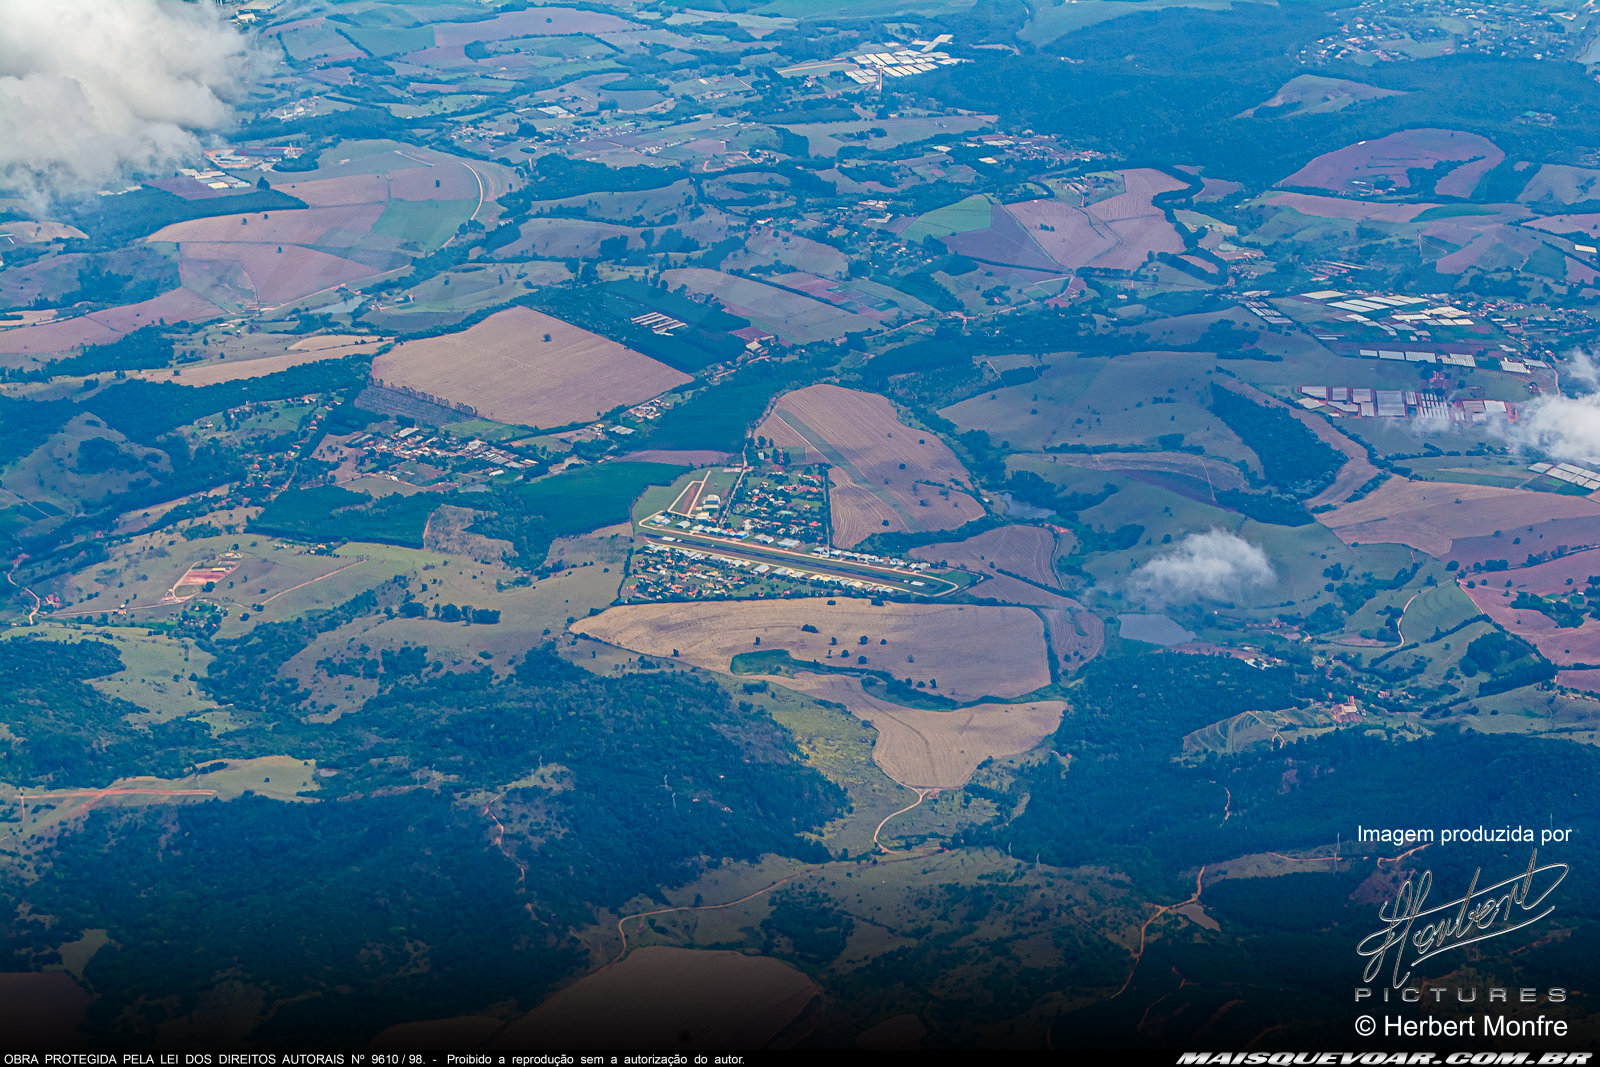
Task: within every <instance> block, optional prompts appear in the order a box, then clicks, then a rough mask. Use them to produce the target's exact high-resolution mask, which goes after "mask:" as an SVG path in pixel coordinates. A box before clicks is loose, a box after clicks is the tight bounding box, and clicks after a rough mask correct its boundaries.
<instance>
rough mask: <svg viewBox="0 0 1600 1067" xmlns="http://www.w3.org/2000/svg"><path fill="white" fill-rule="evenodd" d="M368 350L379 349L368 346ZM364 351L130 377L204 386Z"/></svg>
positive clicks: (308, 353)
mask: <svg viewBox="0 0 1600 1067" xmlns="http://www.w3.org/2000/svg"><path fill="white" fill-rule="evenodd" d="M366 351H368V352H375V351H377V349H376V348H373V347H371V346H368V347H367V348H366ZM360 352H361V349H359V348H352V349H350V350H349V351H348V352H343V351H341V352H336V353H330V352H327V351H325V350H314V351H302V352H292V351H291V352H286V353H284V354H283V355H281V356H263V357H262V358H261V359H240V360H223V361H220V362H216V363H206V364H204V365H202V366H199V367H181V368H179V370H180V371H181V373H180V374H179V375H178V377H177V378H174V377H173V376H172V371H170V370H168V369H166V368H164V367H163V368H159V369H156V370H136V371H129V372H128V377H130V378H147V379H149V380H150V381H154V382H167V381H176V382H177V383H178V384H179V385H189V386H194V387H196V388H198V387H199V386H202V385H216V384H217V383H218V382H236V381H239V380H241V379H244V378H261V377H265V376H266V375H268V374H276V373H278V372H279V371H281V370H288V369H289V368H290V367H298V366H300V365H301V364H304V363H319V362H321V361H323V360H327V359H339V358H340V357H342V356H346V355H356V354H358V353H360Z"/></svg>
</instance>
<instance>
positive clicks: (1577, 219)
mask: <svg viewBox="0 0 1600 1067" xmlns="http://www.w3.org/2000/svg"><path fill="white" fill-rule="evenodd" d="M1523 225H1525V226H1530V227H1532V228H1533V229H1536V230H1544V231H1545V232H1546V233H1586V234H1588V235H1589V236H1590V237H1600V214H1593V215H1550V216H1548V217H1546V218H1542V219H1529V220H1528V221H1527V222H1526V223H1524V224H1523Z"/></svg>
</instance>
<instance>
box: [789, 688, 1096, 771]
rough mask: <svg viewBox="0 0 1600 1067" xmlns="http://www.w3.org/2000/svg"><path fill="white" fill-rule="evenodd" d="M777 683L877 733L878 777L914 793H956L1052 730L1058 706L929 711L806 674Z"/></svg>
mask: <svg viewBox="0 0 1600 1067" xmlns="http://www.w3.org/2000/svg"><path fill="white" fill-rule="evenodd" d="M783 684H784V685H786V686H788V687H789V688H791V689H798V690H799V691H801V692H803V693H805V694H807V695H808V696H814V697H820V698H822V699H824V700H833V701H837V702H838V703H840V704H843V705H844V706H845V707H847V708H849V709H850V713H851V714H852V715H854V716H856V718H858V719H860V720H862V721H863V722H866V723H870V724H871V725H872V727H873V729H875V730H877V731H878V741H877V744H875V745H874V746H873V749H872V759H873V761H874V762H875V763H877V765H878V766H879V767H881V768H883V773H884V774H887V775H888V776H889V777H890V778H893V779H894V780H895V781H897V782H899V783H900V784H901V785H904V786H909V787H911V788H912V789H959V788H961V787H962V786H963V785H966V784H967V780H968V779H969V778H971V777H972V772H973V771H975V770H977V769H978V765H979V764H981V763H982V762H983V761H984V760H987V759H994V758H999V757H1004V756H1015V755H1017V754H1018V753H1020V752H1027V751H1029V750H1030V749H1032V748H1034V747H1035V746H1037V745H1038V744H1039V742H1040V741H1043V740H1044V739H1045V738H1046V737H1048V736H1049V735H1050V734H1052V733H1054V732H1055V729H1056V727H1058V726H1060V725H1061V713H1062V712H1063V711H1065V710H1066V707H1067V705H1066V702H1065V701H1062V700H1039V701H1033V702H1031V703H1027V704H976V705H974V706H972V707H970V708H960V709H958V710H956V711H929V710H927V709H924V708H908V707H904V706H902V705H900V704H891V703H890V702H889V701H887V700H881V699H879V698H877V697H874V696H872V695H871V694H869V693H867V692H866V691H865V690H863V689H862V688H861V683H860V682H859V681H858V680H857V679H854V678H847V677H843V676H841V675H837V674H811V673H809V672H806V673H801V674H798V675H796V676H795V677H794V678H792V679H791V678H786V679H784V680H783Z"/></svg>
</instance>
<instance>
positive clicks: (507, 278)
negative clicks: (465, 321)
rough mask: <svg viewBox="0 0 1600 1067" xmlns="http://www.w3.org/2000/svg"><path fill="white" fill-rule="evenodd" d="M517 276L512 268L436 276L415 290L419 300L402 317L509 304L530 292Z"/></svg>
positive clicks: (406, 309) (405, 308)
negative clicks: (524, 287)
mask: <svg viewBox="0 0 1600 1067" xmlns="http://www.w3.org/2000/svg"><path fill="white" fill-rule="evenodd" d="M514 274H515V268H513V267H511V266H509V265H506V266H501V267H500V269H499V271H498V272H496V271H494V270H489V271H486V272H477V271H469V272H466V273H456V272H450V273H447V274H437V275H435V276H433V277H432V278H429V279H428V280H427V281H425V282H422V283H421V284H419V285H418V286H417V287H416V288H415V289H414V290H412V295H414V296H415V297H416V300H415V302H411V303H407V304H406V305H405V307H404V310H403V311H401V312H400V314H402V315H404V314H427V313H430V312H431V313H434V314H438V313H441V312H444V313H449V312H462V311H481V310H483V309H484V308H491V307H495V306H496V305H499V304H504V303H507V302H509V301H510V300H511V299H512V298H514V297H517V296H520V295H523V294H524V293H526V291H527V290H525V289H523V288H522V283H521V282H519V281H517V280H516V278H515V277H514ZM447 282H448V284H446V283H447Z"/></svg>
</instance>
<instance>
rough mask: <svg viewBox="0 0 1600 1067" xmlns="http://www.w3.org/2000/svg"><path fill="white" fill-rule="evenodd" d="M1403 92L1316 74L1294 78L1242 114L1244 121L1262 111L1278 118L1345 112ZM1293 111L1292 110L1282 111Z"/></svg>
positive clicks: (1240, 115)
mask: <svg viewBox="0 0 1600 1067" xmlns="http://www.w3.org/2000/svg"><path fill="white" fill-rule="evenodd" d="M1399 95H1401V94H1400V92H1399V90H1396V89H1380V88H1378V87H1377V86H1375V85H1366V84H1363V83H1362V82H1358V81H1350V80H1348V79H1345V78H1325V77H1321V76H1319V75H1316V74H1301V75H1299V76H1298V77H1294V78H1290V79H1289V80H1288V81H1287V82H1285V83H1284V84H1283V86H1282V88H1280V89H1279V90H1278V91H1277V92H1275V93H1273V94H1272V95H1271V96H1269V97H1268V98H1267V99H1265V100H1263V101H1262V102H1261V103H1259V104H1257V105H1256V106H1255V107H1252V108H1249V109H1247V110H1245V111H1241V112H1240V113H1239V117H1240V118H1253V117H1254V116H1255V114H1256V112H1258V111H1262V110H1266V109H1269V108H1270V109H1272V110H1274V111H1277V112H1278V114H1288V113H1291V112H1292V113H1293V114H1294V115H1297V116H1298V115H1320V114H1323V113H1326V112H1329V111H1342V110H1343V109H1345V108H1347V107H1351V106H1353V105H1355V104H1360V103H1363V102H1364V101H1367V100H1381V99H1383V98H1384V97H1386V96H1399ZM1280 109H1289V110H1280Z"/></svg>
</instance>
